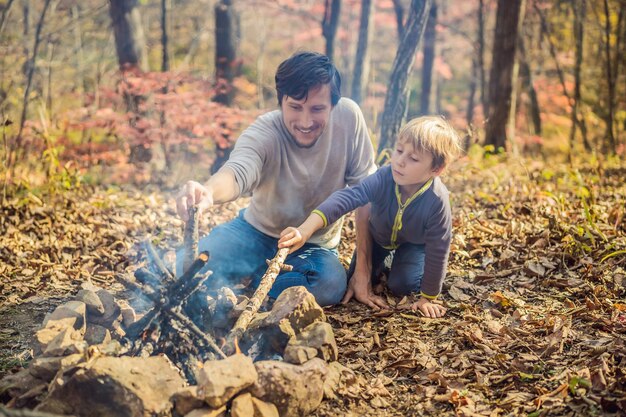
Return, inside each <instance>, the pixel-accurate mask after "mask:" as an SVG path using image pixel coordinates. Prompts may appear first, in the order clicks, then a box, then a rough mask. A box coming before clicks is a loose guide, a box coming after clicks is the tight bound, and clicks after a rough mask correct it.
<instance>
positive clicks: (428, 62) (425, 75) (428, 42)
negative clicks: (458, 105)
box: [420, 0, 437, 115]
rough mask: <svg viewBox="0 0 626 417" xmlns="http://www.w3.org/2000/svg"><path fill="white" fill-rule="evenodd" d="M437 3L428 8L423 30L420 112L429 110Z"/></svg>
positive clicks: (435, 37) (435, 38)
mask: <svg viewBox="0 0 626 417" xmlns="http://www.w3.org/2000/svg"><path fill="white" fill-rule="evenodd" d="M436 26H437V3H436V1H434V0H433V5H432V7H431V8H430V14H429V16H428V22H427V23H426V30H425V31H424V61H423V64H422V95H421V97H420V114H422V115H424V114H428V113H429V112H430V109H429V107H430V96H431V94H430V91H431V89H432V82H433V64H434V63H435V43H436V41H437V33H436V30H435V29H436Z"/></svg>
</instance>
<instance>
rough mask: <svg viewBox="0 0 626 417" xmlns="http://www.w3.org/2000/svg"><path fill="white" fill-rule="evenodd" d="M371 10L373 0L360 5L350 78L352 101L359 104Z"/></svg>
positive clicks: (367, 57) (367, 62)
mask: <svg viewBox="0 0 626 417" xmlns="http://www.w3.org/2000/svg"><path fill="white" fill-rule="evenodd" d="M373 9H374V1H373V0H363V2H362V3H361V21H360V23H359V40H358V43H357V47H356V57H355V60H354V76H353V78H352V99H353V100H354V101H356V102H357V103H359V104H361V101H362V100H363V81H364V80H367V78H368V74H369V43H370V37H371V36H370V35H371V33H372V25H373V20H374V19H373V17H374V13H373Z"/></svg>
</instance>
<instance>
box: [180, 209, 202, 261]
mask: <svg viewBox="0 0 626 417" xmlns="http://www.w3.org/2000/svg"><path fill="white" fill-rule="evenodd" d="M187 213H188V214H189V219H188V220H187V222H186V223H185V230H184V233H183V242H184V247H185V255H184V256H185V259H184V260H183V271H187V269H189V267H190V266H191V264H192V263H193V261H195V260H196V258H197V257H198V220H199V218H200V211H199V210H198V206H191V207H189V209H188V210H187Z"/></svg>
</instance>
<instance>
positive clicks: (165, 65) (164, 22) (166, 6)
mask: <svg viewBox="0 0 626 417" xmlns="http://www.w3.org/2000/svg"><path fill="white" fill-rule="evenodd" d="M170 9H171V3H170V0H161V50H162V51H163V52H162V54H163V59H162V60H161V72H167V71H169V70H170V55H169V38H168V22H169V19H168V15H169V10H170Z"/></svg>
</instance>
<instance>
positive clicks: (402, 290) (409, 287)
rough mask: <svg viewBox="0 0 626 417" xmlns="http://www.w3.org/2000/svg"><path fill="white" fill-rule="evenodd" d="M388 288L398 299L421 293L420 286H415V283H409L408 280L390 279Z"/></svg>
mask: <svg viewBox="0 0 626 417" xmlns="http://www.w3.org/2000/svg"><path fill="white" fill-rule="evenodd" d="M387 287H389V290H390V291H391V293H392V294H393V295H395V296H396V297H402V296H405V295H409V294H411V293H412V292H416V291H419V290H420V288H419V285H415V283H411V282H407V281H406V280H400V279H396V280H393V279H389V281H388V282H387Z"/></svg>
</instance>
